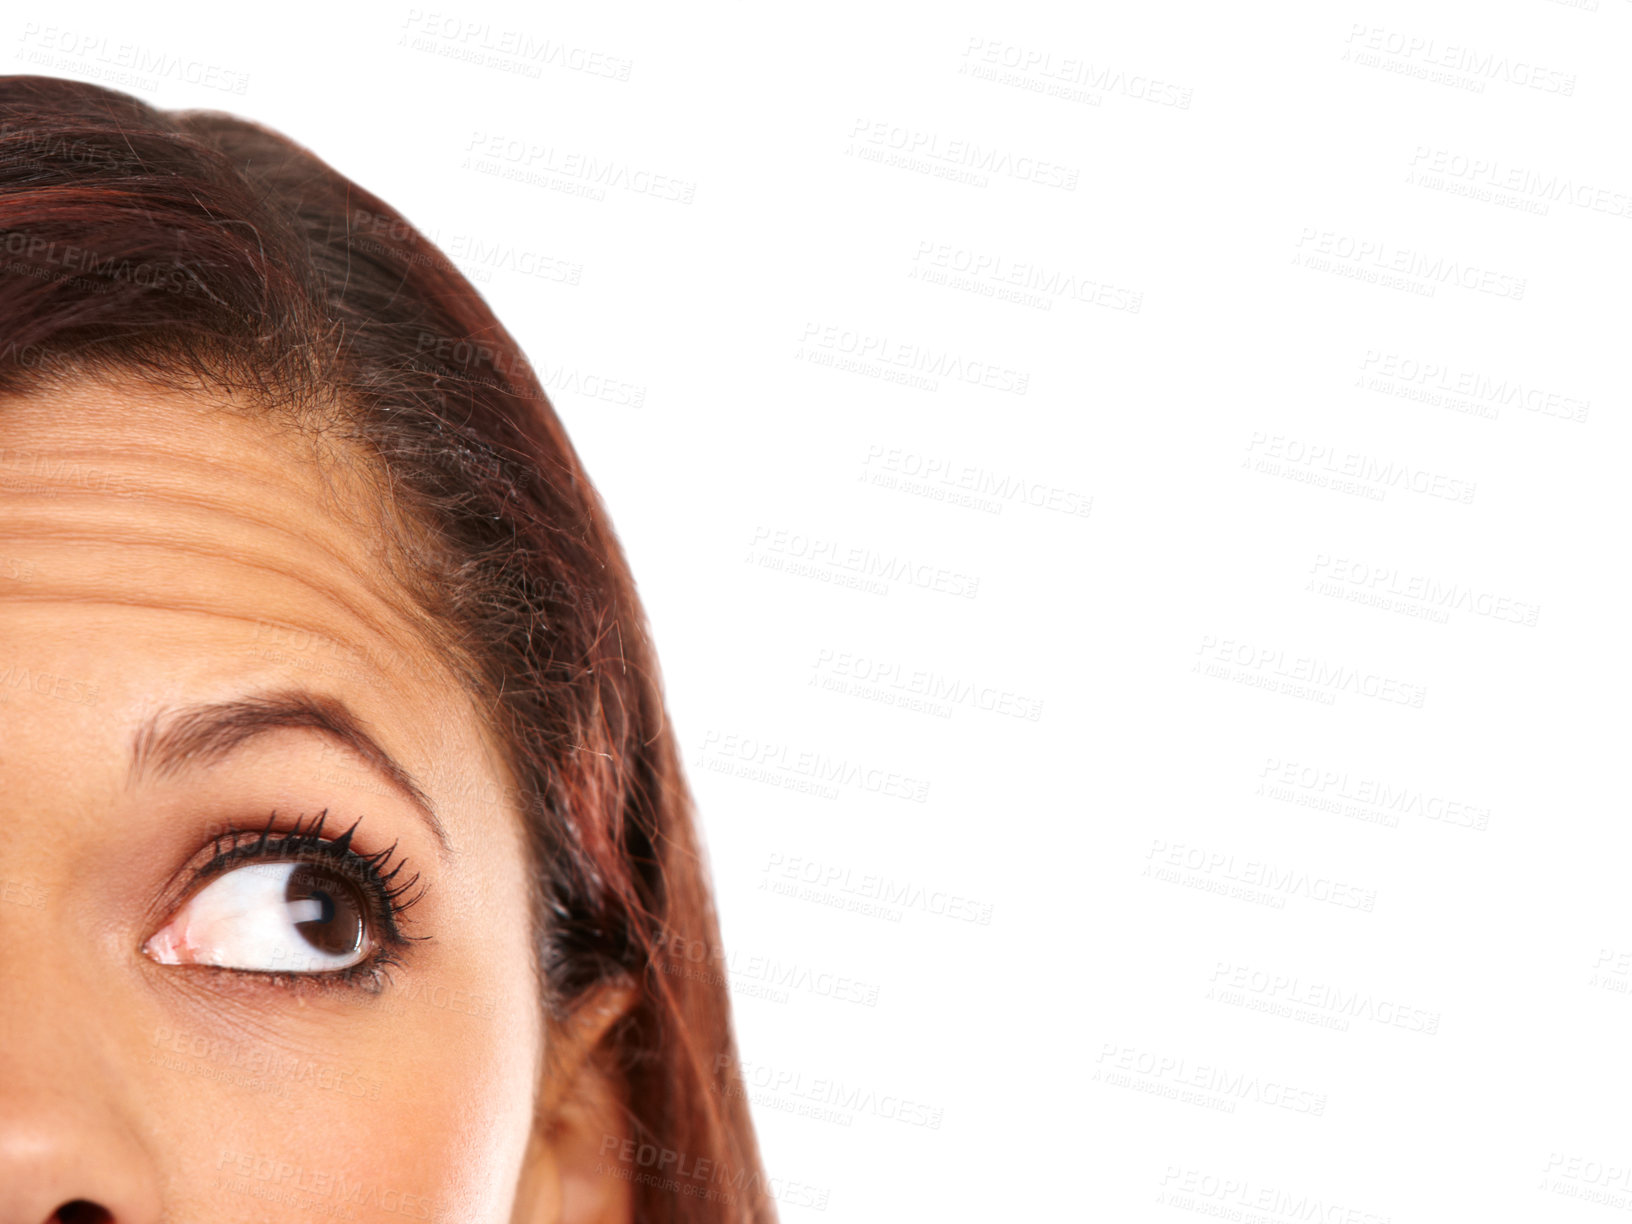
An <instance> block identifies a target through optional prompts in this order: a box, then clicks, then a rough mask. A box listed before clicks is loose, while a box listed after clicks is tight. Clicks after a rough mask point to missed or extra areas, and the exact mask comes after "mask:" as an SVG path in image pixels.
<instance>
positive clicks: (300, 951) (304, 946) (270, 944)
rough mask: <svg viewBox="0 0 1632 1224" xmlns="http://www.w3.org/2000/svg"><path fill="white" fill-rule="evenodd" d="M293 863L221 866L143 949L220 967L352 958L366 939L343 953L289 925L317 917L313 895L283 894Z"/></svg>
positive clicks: (289, 965)
mask: <svg viewBox="0 0 1632 1224" xmlns="http://www.w3.org/2000/svg"><path fill="white" fill-rule="evenodd" d="M301 866H302V864H301V863H297V862H286V863H255V864H252V865H250V866H247V867H238V868H235V869H233V870H230V871H226V872H223V873H222V874H221V876H220V877H219V878H218V879H216V880H213V881H211V883H210V884H208V885H207V886H206V887H204V888H203V889H201V890H200V891H199V893H198V894H197V895H196V896H195V897H193V898H192V900H190V901H188V902H187V904H186V905H185V906H183V907H182V908H181V911H180V912H179V913H177V914H176V916H175V917H174V918H173V919H172V920H171V921H170V922H169V923H168V924H167V925H166V926H165V928H164V929H163V930H162V931H160V932H159V933H158V934H157V935H155V936H153V938H152V939H150V940H148V942H147V947H146V949H145V950H146V952H147V954H148V955H149V956H152V957H153V958H154V959H155V960H158V961H159V962H160V963H162V964H169V965H216V966H219V967H220V968H223V969H256V970H262V971H265V972H284V973H324V972H327V971H329V970H333V969H344V968H346V967H348V966H350V965H355V964H357V963H358V962H359V961H361V960H362V959H363V958H364V957H365V956H367V955H368V947H367V944H366V941H365V942H363V943H362V944H361V946H359V947H358V948H356V949H355V950H353V951H350V952H344V953H335V952H324V951H321V950H319V949H318V948H315V947H313V946H312V944H311V941H310V940H308V939H307V938H306V937H305V936H304V935H302V934H301V933H300V931H299V930H297V929H296V927H295V924H296V923H297V922H311V921H313V920H314V919H318V918H321V917H322V916H323V903H322V902H321V901H318V900H316V899H314V898H305V899H301V900H294V901H291V900H289V899H288V890H289V877H290V876H291V875H293V874H294V873H295V871H296V870H298V869H299V868H300V867H301Z"/></svg>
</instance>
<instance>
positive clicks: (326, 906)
mask: <svg viewBox="0 0 1632 1224" xmlns="http://www.w3.org/2000/svg"><path fill="white" fill-rule="evenodd" d="M284 900H286V901H316V902H317V903H318V905H319V906H320V907H321V913H320V915H319V916H318V917H316V918H308V919H307V920H306V921H304V922H297V923H295V929H296V930H297V931H299V932H300V933H301V936H302V937H303V938H304V939H305V940H306V942H307V943H309V944H311V945H312V947H314V948H316V949H317V950H318V951H319V952H326V953H330V954H332V955H336V956H344V955H346V954H347V953H350V952H355V951H357V949H358V948H360V947H362V946H363V925H364V924H363V911H362V906H361V905H360V904H359V903H358V900H357V894H356V892H355V891H353V889H352V887H351V885H350V884H348V883H346V881H344V880H342V879H340V878H339V877H337V876H336V875H335V874H334V872H332V871H330V870H329V869H328V868H327V867H323V866H320V865H318V864H316V863H302V864H301V865H300V866H298V867H296V868H295V870H294V871H292V872H290V874H289V884H288V887H287V888H286V889H285V890H284Z"/></svg>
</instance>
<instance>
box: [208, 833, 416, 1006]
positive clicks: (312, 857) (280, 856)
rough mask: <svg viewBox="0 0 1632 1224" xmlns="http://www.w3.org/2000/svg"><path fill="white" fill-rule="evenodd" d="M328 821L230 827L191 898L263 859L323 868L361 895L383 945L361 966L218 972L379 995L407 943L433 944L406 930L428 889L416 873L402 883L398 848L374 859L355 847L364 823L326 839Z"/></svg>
mask: <svg viewBox="0 0 1632 1224" xmlns="http://www.w3.org/2000/svg"><path fill="white" fill-rule="evenodd" d="M328 815H329V812H328V809H327V808H325V809H323V811H321V812H319V813H318V814H317V815H316V816H315V817H313V818H312V819H311V820H310V821H307V820H306V819H305V818H304V817H297V818H296V820H295V822H294V823H293V824H292V825H290V826H289V827H288V828H286V829H278V830H275V829H274V826H275V825H276V824H277V822H278V813H277V812H276V810H274V811H273V812H272V814H271V816H269V817H268V818H267V821H266V824H265V825H263V826H261V827H260V828H253V827H250V826H248V825H229V826H227V827H226V828H225V829H222V830H221V831H220V832H219V833H217V834H216V836H215V840H214V842H213V844H212V848H211V849H212V855H211V857H210V859H209V860H208V861H206V862H205V863H203V864H202V865H201V866H200V867H199V868H198V870H197V871H196V872H194V874H193V879H192V883H191V885H190V886H189V887H188V889H187V895H188V896H189V897H191V896H193V895H194V894H195V893H197V891H198V889H199V887H200V886H202V885H203V884H204V883H205V882H206V881H208V880H211V879H213V878H214V877H216V876H218V875H220V874H222V873H223V872H225V871H229V870H231V869H232V868H234V867H237V866H240V865H242V864H243V863H246V862H253V861H255V860H257V859H261V860H269V861H274V862H301V863H321V864H323V865H324V866H327V867H329V868H330V869H331V870H332V871H334V873H335V874H336V875H339V876H341V877H342V878H343V879H346V880H349V881H351V882H352V883H353V884H356V885H357V886H358V887H359V888H360V889H361V891H362V893H363V895H364V898H365V901H366V902H367V905H368V908H369V911H370V918H371V921H370V923H369V934H370V936H371V937H372V938H373V940H374V942H375V943H376V944H377V947H376V948H375V949H374V952H373V953H372V955H370V956H369V957H368V959H367V960H363V961H359V962H358V963H357V964H355V965H349V966H347V967H346V968H344V969H333V970H329V971H327V972H323V973H292V972H288V971H275V970H274V971H267V970H257V969H233V968H227V967H224V966H220V967H217V966H210V968H212V969H214V970H215V972H218V973H231V974H235V975H238V976H240V977H244V978H250V979H253V980H255V981H256V982H268V983H271V984H272V985H275V986H279V987H282V988H284V989H287V990H360V991H363V992H365V993H368V994H379V993H380V992H381V991H382V990H384V989H385V987H386V986H387V985H389V984H390V982H391V975H390V972H389V970H390V968H391V967H392V966H393V965H400V964H402V963H403V957H404V954H405V952H406V950H407V948H408V945H409V943H410V942H412V941H415V940H421V939H428V938H429V936H427V935H407V934H404V933H403V931H402V925H401V924H402V923H403V921H404V920H405V919H406V916H407V912H408V910H409V909H410V908H412V906H413V905H414V904H415V903H416V902H418V901H419V900H420V899H421V898H422V897H424V895H425V891H426V887H427V886H420V887H419V888H417V889H416V888H415V885H416V884H419V873H418V872H415V873H414V874H413V875H411V876H408V877H407V878H406V879H404V880H402V881H401V882H400V883H399V882H398V879H397V878H398V877H399V876H400V875H402V873H403V869H404V868H406V867H407V866H408V860H407V859H406V858H403V857H400V856H399V855H398V854H397V843H395V842H392V843H391V845H390V846H389V847H387V848H386V849H384V850H381V851H378V852H377V853H374V854H359V853H358V852H357V851H355V850H353V849H352V848H351V838H352V834H353V833H355V832H356V831H357V826H358V825H360V824H361V823H362V820H361V819H360V818H359V819H358V820H355V821H353V822H352V824H351V826H350V827H349V828H348V829H346V830H345V832H343V833H341V834H340V835H339V836H337V837H333V838H325V837H324V836H323V827H324V825H325V824H326V823H327V822H328ZM246 839H248V840H246Z"/></svg>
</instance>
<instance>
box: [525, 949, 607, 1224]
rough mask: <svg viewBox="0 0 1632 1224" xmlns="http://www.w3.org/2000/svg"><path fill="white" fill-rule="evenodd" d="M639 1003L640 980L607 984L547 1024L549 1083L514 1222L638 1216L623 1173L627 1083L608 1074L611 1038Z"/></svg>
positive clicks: (597, 1223)
mask: <svg viewBox="0 0 1632 1224" xmlns="http://www.w3.org/2000/svg"><path fill="white" fill-rule="evenodd" d="M635 999H636V990H635V986H634V984H633V983H632V982H629V981H624V980H620V981H616V982H603V983H601V984H600V985H598V986H596V987H595V988H593V989H592V990H590V991H589V993H588V994H586V995H585V996H584V997H583V998H582V999H580V1000H579V1002H578V1003H577V1005H576V1006H574V1008H573V1009H572V1011H571V1013H570V1014H569V1015H568V1016H567V1019H566V1022H565V1023H564V1024H558V1025H554V1024H552V1025H547V1026H546V1030H545V1037H544V1042H545V1049H544V1072H543V1081H542V1083H540V1085H539V1090H538V1108H537V1109H536V1111H535V1112H534V1119H533V1135H532V1138H531V1140H530V1141H529V1142H528V1145H527V1156H526V1159H525V1161H524V1162H523V1164H522V1169H521V1179H520V1181H519V1182H518V1184H517V1187H516V1205H515V1210H514V1211H513V1212H512V1214H511V1217H510V1218H511V1222H512V1224H631V1221H632V1220H633V1219H634V1214H633V1196H632V1195H631V1193H630V1183H629V1182H628V1181H625V1180H623V1179H622V1178H620V1177H618V1176H617V1172H616V1171H615V1170H621V1169H622V1168H623V1166H621V1165H619V1164H618V1163H617V1158H616V1155H615V1153H616V1151H617V1149H618V1148H619V1147H621V1146H622V1144H623V1142H624V1140H625V1139H626V1138H628V1133H629V1128H628V1123H627V1121H626V1115H627V1108H626V1104H625V1101H624V1092H623V1085H622V1084H621V1083H619V1082H618V1080H617V1078H616V1076H615V1075H613V1074H611V1073H610V1072H609V1071H608V1070H607V1059H606V1058H605V1053H606V1051H605V1048H604V1040H605V1038H606V1035H607V1032H608V1031H609V1030H610V1029H611V1028H612V1026H613V1025H614V1024H616V1023H617V1022H618V1021H619V1020H620V1019H622V1018H623V1017H624V1016H625V1015H627V1014H628V1012H629V1010H630V1008H631V1007H633V1006H634V1003H635ZM608 1152H612V1153H614V1155H612V1156H608V1155H607V1153H608Z"/></svg>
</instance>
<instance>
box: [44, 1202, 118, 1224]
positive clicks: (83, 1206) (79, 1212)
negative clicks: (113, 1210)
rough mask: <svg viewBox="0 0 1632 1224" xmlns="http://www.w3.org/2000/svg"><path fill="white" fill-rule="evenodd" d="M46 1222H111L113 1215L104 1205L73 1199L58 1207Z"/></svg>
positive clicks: (73, 1223)
mask: <svg viewBox="0 0 1632 1224" xmlns="http://www.w3.org/2000/svg"><path fill="white" fill-rule="evenodd" d="M47 1224H113V1216H112V1215H110V1214H109V1213H108V1209H107V1208H106V1207H98V1206H97V1205H96V1204H95V1203H88V1202H86V1201H85V1200H84V1199H75V1200H74V1201H73V1202H71V1203H64V1204H63V1205H62V1206H61V1207H58V1208H57V1211H56V1214H55V1215H53V1216H52V1217H51V1219H50V1220H49V1221H47Z"/></svg>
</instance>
